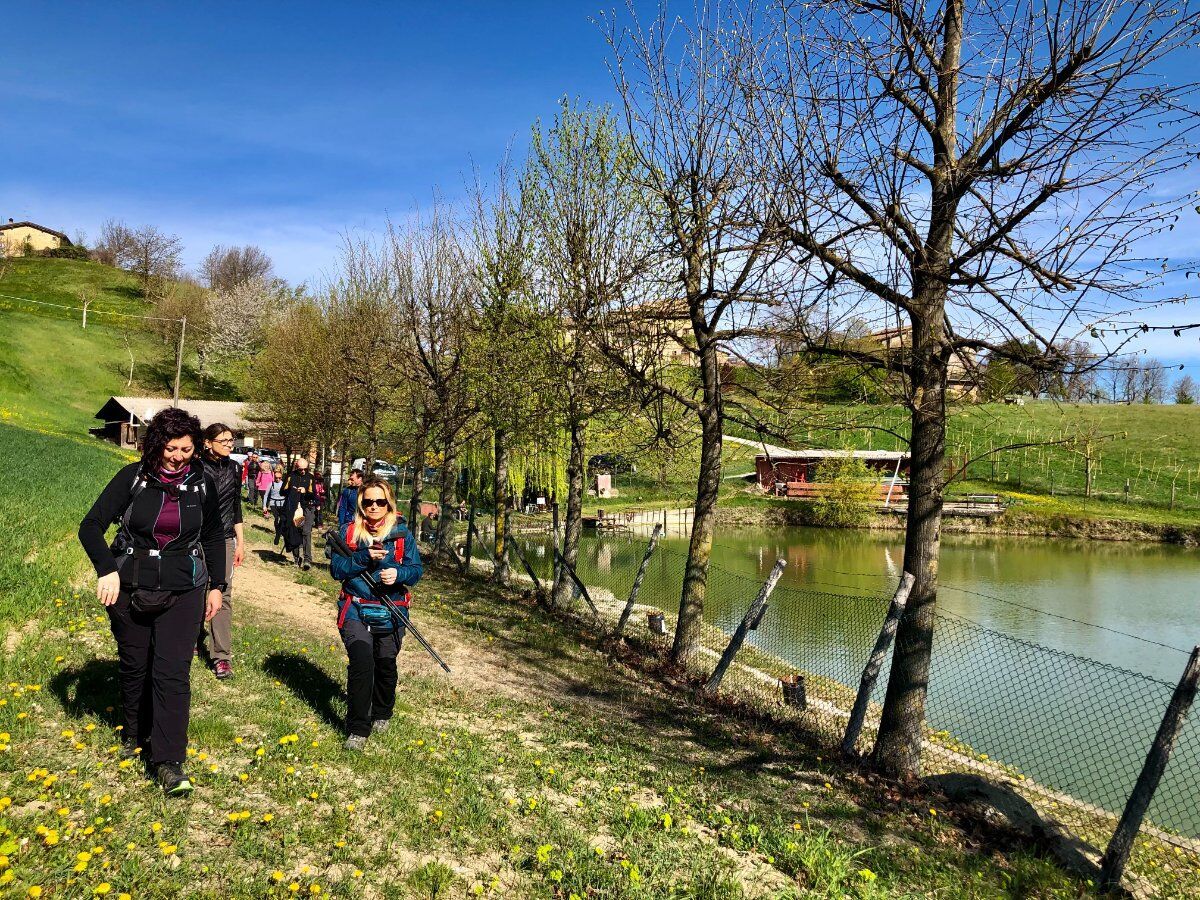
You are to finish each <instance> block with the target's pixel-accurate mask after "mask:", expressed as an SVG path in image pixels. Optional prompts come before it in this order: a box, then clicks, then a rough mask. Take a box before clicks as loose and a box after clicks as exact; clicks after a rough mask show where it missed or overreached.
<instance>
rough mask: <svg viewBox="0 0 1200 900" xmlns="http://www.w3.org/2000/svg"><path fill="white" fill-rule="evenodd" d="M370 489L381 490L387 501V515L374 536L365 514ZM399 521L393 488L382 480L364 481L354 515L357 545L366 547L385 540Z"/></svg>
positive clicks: (369, 479) (359, 490)
mask: <svg viewBox="0 0 1200 900" xmlns="http://www.w3.org/2000/svg"><path fill="white" fill-rule="evenodd" d="M368 488H379V489H380V490H381V491H383V499H385V500H386V501H387V513H386V514H385V515H384V517H383V521H382V522H381V523H380V526H379V530H378V531H376V532H375V533H374V534H372V533H371V531H370V529H368V528H367V517H366V514H365V513H364V512H363V497H365V496H366V494H367V489H368ZM399 520H400V514H399V513H398V512H397V511H396V498H395V497H394V496H393V495H392V486H391V485H390V484H388V483H387V482H386V481H384V480H383V479H382V478H368V479H366V480H364V481H363V483H362V487H360V488H359V489H358V509H357V510H356V511H355V513H354V538H355V543H357V544H358V545H359V546H362V547H366V546H368V545H370V544H371V543H372V542H373V541H374V540H375V539H376V538H378V539H379V540H383V539H384V538H385V537H387V536H388V535H389V534H391V533H392V529H393V528H395V527H396V523H397V522H398V521H399Z"/></svg>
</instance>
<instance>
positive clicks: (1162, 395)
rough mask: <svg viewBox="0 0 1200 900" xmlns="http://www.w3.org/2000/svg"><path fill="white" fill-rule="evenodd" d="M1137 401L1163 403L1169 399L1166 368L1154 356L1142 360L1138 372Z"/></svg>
mask: <svg viewBox="0 0 1200 900" xmlns="http://www.w3.org/2000/svg"><path fill="white" fill-rule="evenodd" d="M1137 399H1138V400H1139V401H1140V402H1142V403H1163V402H1164V401H1166V399H1167V370H1166V367H1164V366H1163V364H1162V362H1161V361H1159V360H1157V359H1155V358H1154V357H1152V356H1151V357H1149V358H1148V359H1144V360H1142V366H1141V370H1140V371H1139V372H1138V383H1137Z"/></svg>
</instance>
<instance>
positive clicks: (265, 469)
mask: <svg viewBox="0 0 1200 900" xmlns="http://www.w3.org/2000/svg"><path fill="white" fill-rule="evenodd" d="M274 483H275V470H274V467H273V466H272V465H271V464H270V463H268V462H266V461H265V460H264V461H263V463H262V464H261V465H260V466H259V467H258V474H257V475H255V476H254V486H255V487H256V488H258V493H259V494H260V495H262V508H263V512H266V511H267V494H269V493H271V485H272V484H274Z"/></svg>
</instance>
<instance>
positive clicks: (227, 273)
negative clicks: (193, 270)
mask: <svg viewBox="0 0 1200 900" xmlns="http://www.w3.org/2000/svg"><path fill="white" fill-rule="evenodd" d="M273 269H274V264H273V263H272V262H271V257H269V256H267V254H266V253H265V252H264V251H263V250H261V249H259V248H258V247H255V246H253V245H247V246H245V247H225V246H223V245H221V244H217V246H215V247H213V248H212V249H211V250H209V251H208V255H207V256H205V257H204V261H203V262H202V263H200V277H201V278H203V279H204V282H205V283H206V284H207V285H208V287H209V289H210V290H214V291H232V290H233V289H234V288H236V287H237V286H238V285H241V284H244V283H246V282H248V281H253V280H254V279H261V280H262V281H264V282H265V281H269V280H270V279H271V272H272V270H273Z"/></svg>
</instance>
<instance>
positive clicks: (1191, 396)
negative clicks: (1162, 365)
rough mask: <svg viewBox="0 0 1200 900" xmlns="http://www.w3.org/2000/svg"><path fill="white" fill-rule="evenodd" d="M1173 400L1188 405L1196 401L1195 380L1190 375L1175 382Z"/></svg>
mask: <svg viewBox="0 0 1200 900" xmlns="http://www.w3.org/2000/svg"><path fill="white" fill-rule="evenodd" d="M1175 402H1176V403H1182V404H1189V405H1190V404H1192V403H1195V402H1196V382H1195V380H1194V379H1193V378H1192V376H1191V375H1184V376H1183V377H1182V378H1180V379H1179V380H1178V381H1177V382H1175Z"/></svg>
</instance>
